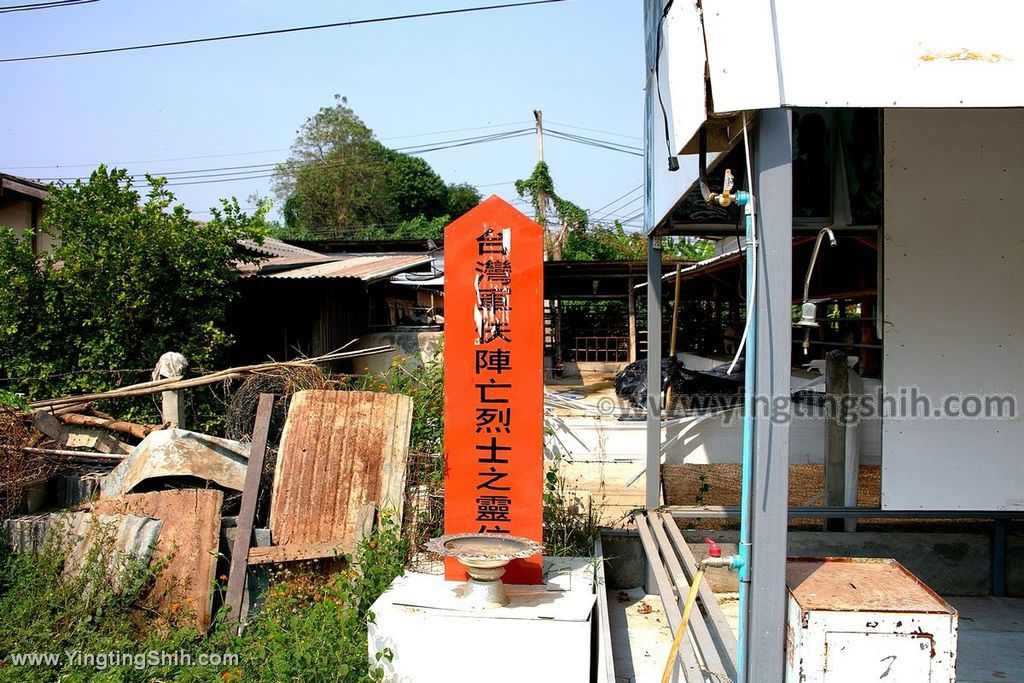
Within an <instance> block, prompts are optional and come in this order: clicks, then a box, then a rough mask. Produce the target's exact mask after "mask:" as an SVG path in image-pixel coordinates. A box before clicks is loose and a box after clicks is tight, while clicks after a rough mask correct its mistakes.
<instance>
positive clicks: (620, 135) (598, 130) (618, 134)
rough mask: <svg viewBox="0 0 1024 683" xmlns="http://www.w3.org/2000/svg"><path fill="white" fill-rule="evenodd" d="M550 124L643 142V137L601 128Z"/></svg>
mask: <svg viewBox="0 0 1024 683" xmlns="http://www.w3.org/2000/svg"><path fill="white" fill-rule="evenodd" d="M548 123H553V124H555V125H556V126H565V127H566V128H574V129H576V130H586V131H590V132H591V133H604V134H605V135H612V136H614V137H617V138H626V139H628V140H643V137H641V136H639V135H626V134H624V133H615V132H613V131H610V130H601V129H600V128H586V127H584V126H574V125H572V124H571V123H562V122H561V121H548Z"/></svg>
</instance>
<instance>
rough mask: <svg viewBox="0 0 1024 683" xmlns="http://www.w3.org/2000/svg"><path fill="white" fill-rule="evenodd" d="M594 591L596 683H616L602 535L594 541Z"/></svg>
mask: <svg viewBox="0 0 1024 683" xmlns="http://www.w3.org/2000/svg"><path fill="white" fill-rule="evenodd" d="M594 562H595V565H594V591H595V592H596V593H597V672H596V675H595V679H594V680H595V681H596V683H616V681H617V679H616V678H615V657H614V652H613V650H612V627H611V623H610V622H609V616H608V586H607V584H606V582H605V576H604V546H603V545H602V543H601V534H598V535H597V537H596V538H595V539H594Z"/></svg>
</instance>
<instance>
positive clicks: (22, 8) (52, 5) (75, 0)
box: [0, 0, 100, 14]
mask: <svg viewBox="0 0 1024 683" xmlns="http://www.w3.org/2000/svg"><path fill="white" fill-rule="evenodd" d="M99 1H100V0H52V1H51V2H33V3H28V4H25V5H7V6H6V7H0V14H8V13H10V12H31V11H33V10H37V9H60V8H61V7H74V6H75V5H88V4H89V3H92V2H99Z"/></svg>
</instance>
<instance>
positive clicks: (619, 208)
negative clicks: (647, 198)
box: [596, 193, 644, 219]
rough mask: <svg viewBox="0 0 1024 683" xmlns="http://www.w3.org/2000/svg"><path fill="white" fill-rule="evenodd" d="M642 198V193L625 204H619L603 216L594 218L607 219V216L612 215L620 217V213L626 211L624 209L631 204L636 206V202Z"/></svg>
mask: <svg viewBox="0 0 1024 683" xmlns="http://www.w3.org/2000/svg"><path fill="white" fill-rule="evenodd" d="M643 198H644V195H643V193H640V194H639V195H638V196H636V197H634V198H633V199H630V200H629V201H628V202H626V203H625V204H620V205H619V206H617V207H615V208H614V209H612V210H610V211H608V212H606V213H605V214H603V215H601V216H597V217H596V218H598V219H602V218H608V217H609V216H612V215H621V214H622V212H623V211H625V210H626V207H628V206H631V205H633V204H636V203H637V202H639V201H641V200H643ZM630 211H631V212H632V211H633V209H630Z"/></svg>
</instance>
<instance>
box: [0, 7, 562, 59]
mask: <svg viewBox="0 0 1024 683" xmlns="http://www.w3.org/2000/svg"><path fill="white" fill-rule="evenodd" d="M566 1H567V0H528V1H527V2H515V3H503V4H500V5H483V6H479V7H463V8H460V9H447V10H436V11H433V12H417V13H414V14H396V15H392V16H388V17H375V18H373V19H355V20H352V21H335V22H331V23H327V24H313V25H309V26H292V27H289V28H278V29H269V30H265V31H250V32H248V33H234V34H229V35H222V36H208V37H206V38H188V39H185V40H169V41H166V42H163V43H146V44H142V45H126V46H123V47H107V48H101V49H98V50H80V51H77V52H57V53H52V54H45V55H31V56H28V57H7V58H5V59H0V63H2V64H9V63H13V62H34V61H39V60H44V59H62V58H64V57H87V56H92V55H103V54H112V53H115V52H132V51H136V50H152V49H155V48H159V47H176V46H179V45H198V44H200V43H214V42H219V41H225V40H238V39H240V38H259V37H263V36H274V35H283V34H286V33H299V32H302V31H319V30H323V29H328V28H339V27H343V26H345V27H348V26H363V25H366V24H382V23H385V22H390V21H401V20H406V19H423V18H426V17H439V16H448V15H454V14H469V13H472V12H488V11H492V10H499V9H508V8H513V7H528V6H531V5H550V4H553V3H556V2H566Z"/></svg>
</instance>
